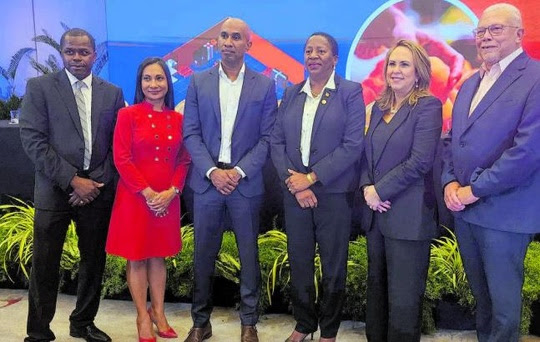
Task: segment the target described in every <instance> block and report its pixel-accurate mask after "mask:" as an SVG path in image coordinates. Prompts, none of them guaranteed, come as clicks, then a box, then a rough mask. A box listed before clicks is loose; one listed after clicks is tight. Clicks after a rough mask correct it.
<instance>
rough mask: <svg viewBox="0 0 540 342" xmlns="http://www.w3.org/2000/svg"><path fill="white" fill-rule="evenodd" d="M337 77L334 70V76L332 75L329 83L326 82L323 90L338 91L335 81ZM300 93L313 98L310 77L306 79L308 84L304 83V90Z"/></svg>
mask: <svg viewBox="0 0 540 342" xmlns="http://www.w3.org/2000/svg"><path fill="white" fill-rule="evenodd" d="M335 75H336V71H335V70H334V71H332V74H331V75H330V78H329V79H328V81H326V84H325V85H324V87H323V89H336V82H335V81H334V77H335ZM300 92H304V93H306V94H307V95H308V96H310V97H313V95H312V94H311V84H310V83H309V76H308V78H307V79H306V83H304V86H303V87H302V89H300ZM321 94H322V92H321ZM319 95H320V94H319Z"/></svg>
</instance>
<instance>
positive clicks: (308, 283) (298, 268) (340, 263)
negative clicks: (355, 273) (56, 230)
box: [283, 192, 353, 338]
mask: <svg viewBox="0 0 540 342" xmlns="http://www.w3.org/2000/svg"><path fill="white" fill-rule="evenodd" d="M283 196H284V209H285V226H286V231H287V240H288V243H287V250H288V253H289V264H290V267H291V300H292V304H293V315H294V318H295V320H296V328H295V329H296V331H298V332H301V333H304V334H307V333H311V332H314V331H316V330H317V327H318V326H320V328H321V337H325V338H332V337H335V336H336V335H337V332H338V329H339V325H340V321H341V309H342V307H343V301H344V298H345V282H346V274H347V256H348V250H349V249H348V247H349V234H350V230H351V214H352V202H353V196H352V194H346V193H338V194H320V195H318V196H317V195H316V196H317V200H318V206H317V207H316V208H312V209H302V208H301V207H300V205H299V204H298V202H297V201H296V198H295V197H294V196H293V195H291V194H290V193H289V192H285V193H284V195H283ZM316 243H317V244H318V245H319V252H320V257H321V264H322V291H321V292H322V299H321V300H320V306H319V313H318V312H317V309H316V305H315V285H314V282H313V280H314V257H315V244H316Z"/></svg>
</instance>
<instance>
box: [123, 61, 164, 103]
mask: <svg viewBox="0 0 540 342" xmlns="http://www.w3.org/2000/svg"><path fill="white" fill-rule="evenodd" d="M150 64H159V66H160V67H161V69H163V72H164V73H165V77H167V86H168V87H167V88H168V89H167V94H165V106H167V108H169V109H172V110H174V89H173V84H172V78H171V72H170V71H169V67H167V64H165V62H164V61H163V59H161V58H159V57H148V58H146V59H145V60H144V61H142V62H141V64H139V69H137V80H136V81H135V82H136V83H135V99H134V100H133V103H134V104H136V103H141V102H143V101H144V94H143V91H142V86H141V82H142V76H143V70H144V68H146V67H147V66H149V65H150Z"/></svg>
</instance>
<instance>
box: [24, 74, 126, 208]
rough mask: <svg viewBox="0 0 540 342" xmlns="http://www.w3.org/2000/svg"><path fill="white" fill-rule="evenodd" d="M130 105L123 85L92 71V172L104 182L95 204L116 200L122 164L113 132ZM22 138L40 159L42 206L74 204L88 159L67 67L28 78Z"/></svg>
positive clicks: (28, 150)
mask: <svg viewBox="0 0 540 342" xmlns="http://www.w3.org/2000/svg"><path fill="white" fill-rule="evenodd" d="M122 107H124V97H123V95H122V90H121V89H120V88H118V87H116V86H115V85H113V84H111V83H108V82H106V81H104V80H103V79H101V78H99V77H97V76H96V75H93V76H92V113H91V116H92V121H91V124H92V158H91V160H90V169H89V175H90V178H92V179H93V180H95V181H97V182H102V183H105V184H107V185H110V186H108V187H105V188H102V189H100V190H101V194H100V196H99V197H98V198H97V199H96V200H95V201H94V202H93V203H94V205H100V203H101V202H105V203H104V205H106V206H110V205H111V203H112V201H113V199H114V182H113V181H114V180H115V177H116V169H115V167H114V163H113V157H112V137H113V132H114V126H115V123H116V115H117V112H118V110H119V109H120V108H122ZM20 128H21V141H22V145H23V148H24V150H25V152H26V153H27V154H28V156H29V157H30V160H32V162H33V163H34V165H35V168H36V174H35V191H34V202H35V206H36V208H40V209H49V210H68V209H69V208H71V206H70V205H69V203H68V200H69V192H71V186H70V182H71V179H72V178H73V177H74V176H75V173H76V172H77V171H78V170H82V168H83V161H84V136H83V132H82V126H81V121H80V118H79V112H78V110H77V103H76V101H75V95H74V94H73V88H72V87H71V84H70V82H69V78H68V77H67V74H66V72H65V70H60V71H58V72H55V73H51V74H47V75H43V76H40V77H35V78H32V79H30V80H28V83H27V85H26V94H25V95H24V99H23V103H22V108H21V121H20Z"/></svg>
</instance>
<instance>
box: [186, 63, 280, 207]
mask: <svg viewBox="0 0 540 342" xmlns="http://www.w3.org/2000/svg"><path fill="white" fill-rule="evenodd" d="M276 111H277V100H276V91H275V85H274V81H273V80H271V79H269V78H268V77H266V76H264V75H261V74H259V73H257V72H255V71H253V70H251V69H249V68H248V67H246V69H245V74H244V82H243V85H242V91H241V93H240V101H239V103H238V112H237V114H236V120H235V122H234V126H233V134H232V146H231V164H232V165H235V166H238V167H240V168H241V169H242V171H244V172H245V174H246V177H245V178H243V179H242V180H241V181H240V183H239V184H238V187H237V189H238V191H239V192H240V193H241V194H242V195H244V196H246V197H253V196H256V195H261V194H263V193H264V183H263V176H262V167H263V165H264V163H265V162H266V160H267V159H268V151H269V148H270V146H269V145H270V132H271V130H272V127H273V125H274V121H275V116H276ZM183 132H184V144H185V146H186V148H187V149H188V151H189V153H190V154H191V161H192V163H191V167H190V170H189V174H188V178H187V182H188V185H189V186H190V187H191V188H192V189H193V191H195V192H196V193H204V192H205V191H206V190H207V189H208V188H209V187H210V185H211V184H212V183H211V181H210V179H208V177H206V172H207V171H208V170H209V169H210V168H212V167H214V166H216V164H217V162H218V158H219V149H220V146H221V110H220V105H219V66H215V67H213V68H211V69H209V70H206V71H203V72H201V73H198V74H195V75H193V77H192V78H191V82H190V84H189V88H188V91H187V95H186V102H185V107H184V124H183Z"/></svg>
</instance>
